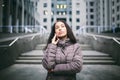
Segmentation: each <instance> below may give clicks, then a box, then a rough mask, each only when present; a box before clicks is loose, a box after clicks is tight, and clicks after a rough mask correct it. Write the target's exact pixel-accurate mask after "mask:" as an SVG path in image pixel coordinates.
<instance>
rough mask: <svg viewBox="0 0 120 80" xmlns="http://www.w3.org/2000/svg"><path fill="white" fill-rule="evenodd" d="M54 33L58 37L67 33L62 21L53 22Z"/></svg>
mask: <svg viewBox="0 0 120 80" xmlns="http://www.w3.org/2000/svg"><path fill="white" fill-rule="evenodd" d="M55 33H56V36H57V37H58V38H62V37H65V36H66V35H67V29H66V27H65V24H64V23H63V22H57V23H56V24H55Z"/></svg>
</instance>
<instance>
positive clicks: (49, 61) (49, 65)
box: [42, 43, 57, 70]
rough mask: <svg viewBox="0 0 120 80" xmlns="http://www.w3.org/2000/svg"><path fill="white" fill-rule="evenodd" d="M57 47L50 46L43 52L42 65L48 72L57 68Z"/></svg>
mask: <svg viewBox="0 0 120 80" xmlns="http://www.w3.org/2000/svg"><path fill="white" fill-rule="evenodd" d="M56 48H57V46H56V45H55V44H52V43H50V44H48V46H47V49H46V50H45V51H44V52H43V53H44V57H43V59H42V65H43V67H44V68H46V69H47V70H49V69H53V68H54V66H55V53H56Z"/></svg>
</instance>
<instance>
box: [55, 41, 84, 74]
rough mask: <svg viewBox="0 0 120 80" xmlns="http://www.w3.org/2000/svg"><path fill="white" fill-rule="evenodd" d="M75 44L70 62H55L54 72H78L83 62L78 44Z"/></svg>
mask: <svg viewBox="0 0 120 80" xmlns="http://www.w3.org/2000/svg"><path fill="white" fill-rule="evenodd" d="M74 45H75V47H74V48H75V50H74V54H75V55H74V57H73V60H72V61H71V62H70V63H66V64H57V65H56V66H55V68H54V73H58V74H61V73H63V74H64V73H67V74H68V73H70V74H73V73H78V72H80V71H81V69H82V64H83V62H82V61H83V58H82V53H81V49H80V46H79V44H78V43H77V44H74Z"/></svg>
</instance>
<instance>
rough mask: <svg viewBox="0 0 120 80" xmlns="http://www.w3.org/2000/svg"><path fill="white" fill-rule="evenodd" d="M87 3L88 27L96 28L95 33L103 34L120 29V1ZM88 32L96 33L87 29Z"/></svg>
mask: <svg viewBox="0 0 120 80" xmlns="http://www.w3.org/2000/svg"><path fill="white" fill-rule="evenodd" d="M85 1H86V14H87V15H86V26H88V27H90V26H92V27H94V31H95V32H99V31H100V32H102V31H107V30H111V29H113V28H116V27H120V0H85ZM95 28H96V30H95ZM98 28H99V31H98ZM87 31H88V32H94V31H93V29H91V28H89V29H87Z"/></svg>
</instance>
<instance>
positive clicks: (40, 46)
mask: <svg viewBox="0 0 120 80" xmlns="http://www.w3.org/2000/svg"><path fill="white" fill-rule="evenodd" d="M45 46H46V44H39V45H37V46H36V48H35V49H36V50H42V49H43V48H44V47H45ZM80 47H81V49H82V50H92V48H91V46H90V45H87V44H80Z"/></svg>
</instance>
